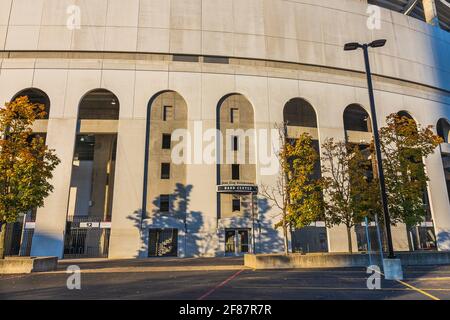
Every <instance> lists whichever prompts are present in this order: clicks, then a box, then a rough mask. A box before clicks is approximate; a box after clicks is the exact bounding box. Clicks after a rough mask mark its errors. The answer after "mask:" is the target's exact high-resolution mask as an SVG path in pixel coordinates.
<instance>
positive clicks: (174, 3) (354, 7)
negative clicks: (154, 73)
mask: <svg viewBox="0 0 450 320" xmlns="http://www.w3.org/2000/svg"><path fill="white" fill-rule="evenodd" d="M71 5H77V6H79V8H80V14H81V25H80V28H79V29H75V30H70V29H69V28H67V26H66V24H67V21H68V20H70V17H71V16H72V15H71V13H70V12H69V13H67V8H68V7H70V6H71ZM366 11H367V3H366V1H360V0H340V1H336V0H225V1H223V0H170V1H169V0H126V1H124V0H1V1H0V49H4V50H11V51H14V50H32V51H35V50H57V51H100V52H101V51H112V52H153V53H178V54H181V53H185V54H196V55H218V56H229V57H245V58H257V59H266V60H277V61H290V62H299V63H305V64H312V65H321V66H328V67H335V68H343V69H351V70H360V71H361V70H363V63H362V58H361V59H355V55H359V53H344V52H343V50H342V46H343V45H344V44H345V43H346V42H349V41H359V42H362V41H370V40H373V39H375V38H386V39H388V41H389V42H388V45H387V46H386V47H385V48H383V49H378V50H376V53H375V54H373V56H372V58H373V59H372V60H373V69H374V72H375V73H377V74H381V75H386V76H389V77H395V78H400V79H405V80H409V81H413V82H418V83H423V84H427V85H430V86H434V87H441V88H445V89H447V90H450V64H449V63H448V61H449V57H450V34H449V33H447V32H445V31H442V30H440V29H438V28H433V27H431V26H428V25H427V24H425V23H424V22H422V21H419V20H417V19H414V18H410V17H406V16H403V15H401V14H400V13H397V12H392V11H389V10H386V9H381V18H382V22H381V29H380V30H369V29H368V28H367V19H368V14H367V13H366ZM73 12H74V11H73Z"/></svg>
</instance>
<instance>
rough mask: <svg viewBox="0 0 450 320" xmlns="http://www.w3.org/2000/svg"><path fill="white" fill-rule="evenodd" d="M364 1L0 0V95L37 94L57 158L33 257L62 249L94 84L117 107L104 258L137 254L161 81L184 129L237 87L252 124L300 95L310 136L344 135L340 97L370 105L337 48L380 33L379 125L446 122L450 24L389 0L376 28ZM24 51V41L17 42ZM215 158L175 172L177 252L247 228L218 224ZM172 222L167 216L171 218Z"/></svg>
mask: <svg viewBox="0 0 450 320" xmlns="http://www.w3.org/2000/svg"><path fill="white" fill-rule="evenodd" d="M73 3H75V4H76V5H79V6H80V7H81V22H82V25H81V28H80V29H79V30H69V29H67V27H66V20H67V17H68V15H67V13H66V8H67V6H69V5H70V4H73ZM366 9H367V4H366V3H365V1H357V0H345V1H344V0H339V1H336V0H327V1H325V0H320V1H319V0H303V1H284V0H233V1H232V0H228V1H226V0H221V1H219V0H203V1H200V0H171V1H169V0H141V1H137V0H76V1H75V0H72V1H69V0H0V50H1V49H4V50H5V51H4V52H1V51H0V59H1V60H0V63H1V64H0V101H1V102H2V103H3V102H5V101H8V100H10V99H11V98H12V97H13V96H14V95H15V94H16V93H17V92H19V91H21V90H23V89H24V88H29V87H36V88H39V89H41V90H43V91H44V92H46V93H47V94H48V96H49V97H50V100H51V108H50V119H49V121H48V129H47V144H48V145H49V147H50V148H52V149H55V150H56V152H57V154H58V156H59V157H60V158H61V160H62V162H61V164H60V165H59V166H58V167H57V169H56V171H55V173H54V177H55V178H54V181H53V182H52V183H53V185H54V187H55V190H54V192H53V193H52V194H51V195H50V197H49V198H47V199H46V201H45V206H44V207H43V208H41V209H39V212H38V215H37V222H36V232H35V237H34V240H33V249H32V254H33V255H56V256H61V255H62V248H63V237H64V232H65V231H64V229H65V222H66V215H67V206H68V204H67V199H68V195H69V189H70V177H71V173H72V158H73V150H74V141H75V135H76V132H77V113H78V105H79V102H80V100H81V98H82V97H83V96H84V95H85V94H86V93H87V92H89V91H91V90H93V89H96V88H105V89H108V90H110V91H112V92H113V93H114V94H115V95H116V96H117V98H118V99H119V101H120V107H121V108H120V120H119V125H118V147H117V160H116V171H115V188H114V203H113V214H112V217H113V218H112V220H113V221H112V233H111V248H110V250H111V252H110V254H111V255H110V256H111V257H135V256H145V254H146V251H145V245H146V244H145V242H146V239H145V237H143V236H142V233H140V230H139V229H137V228H136V226H135V225H134V224H133V219H131V218H133V217H136V216H137V215H138V214H139V212H140V210H141V206H142V198H143V180H144V154H145V135H146V116H147V108H148V103H149V101H150V100H151V98H152V97H154V96H155V95H156V94H158V93H160V92H164V91H166V90H172V91H176V92H177V93H179V94H180V95H181V96H182V97H183V98H184V99H185V101H186V104H187V109H188V119H187V120H188V124H187V126H188V130H189V131H191V132H193V131H195V121H201V122H202V125H203V129H208V128H216V109H217V105H218V103H219V101H220V100H221V99H222V98H223V97H225V96H227V95H229V94H231V93H240V94H242V95H244V96H245V97H246V98H247V99H248V100H249V101H250V103H251V104H252V106H253V108H254V110H255V128H256V129H261V128H263V129H272V128H273V127H274V124H275V123H280V122H282V121H283V107H284V105H285V104H286V103H287V102H288V101H289V100H290V99H292V98H296V97H301V98H304V99H306V100H307V101H309V102H310V103H311V105H312V106H313V107H314V109H315V110H316V113H317V118H318V132H319V140H320V141H324V140H325V139H326V138H327V137H335V138H342V139H343V138H344V136H345V131H344V123H343V112H344V110H345V108H346V107H347V106H348V105H350V104H353V103H357V104H360V105H362V106H363V107H365V108H366V109H367V110H368V106H369V101H368V95H367V88H366V79H365V77H364V75H363V74H362V73H359V72H352V71H347V70H342V69H348V70H353V71H355V70H356V71H361V70H362V67H363V66H362V59H363V58H362V54H361V52H353V53H351V52H347V53H344V51H343V49H342V45H343V44H344V43H345V42H347V41H355V40H358V41H369V40H371V39H374V38H381V37H385V38H387V39H388V40H389V45H388V46H387V47H386V48H382V49H377V50H376V51H374V52H376V54H372V57H371V58H372V63H373V67H374V70H375V72H376V73H378V74H379V75H382V76H378V77H376V78H375V79H374V80H375V89H376V92H375V94H376V101H377V109H378V112H379V115H378V119H379V120H380V124H382V123H381V122H383V119H384V118H385V117H386V116H387V115H389V114H390V113H393V112H397V111H400V110H407V111H408V112H410V113H411V114H412V115H413V117H414V118H415V119H416V120H417V121H418V122H419V123H420V124H424V125H429V124H432V125H436V123H437V121H438V120H439V119H440V118H446V119H450V94H449V92H446V91H445V90H442V89H446V90H450V79H449V74H450V69H449V68H450V64H449V63H448V61H449V58H448V57H449V56H450V54H449V53H450V51H449V41H450V36H449V34H448V33H445V32H444V31H441V30H439V29H435V28H431V27H429V26H428V25H426V24H425V23H423V22H421V21H418V20H415V19H411V18H408V17H404V16H402V15H400V14H398V13H395V12H390V11H387V10H382V11H381V12H382V17H383V22H382V28H381V30H376V31H370V30H368V29H367V27H366V19H367V16H366V13H365V12H366ZM23 50H24V51H30V52H17V51H23ZM38 51H52V52H50V53H48V52H38ZM53 51H55V52H53ZM67 51H76V52H72V53H70V54H69V53H67ZM80 51H89V52H80ZM119 52H120V54H119ZM147 53H156V54H147ZM169 53H174V54H195V55H220V56H230V57H234V58H233V59H230V64H211V63H202V62H198V63H196V62H176V61H172V59H171V56H170V55H168V54H169ZM239 58H246V59H239ZM270 60H280V61H286V62H292V63H278V62H276V63H275V62H273V61H270ZM383 76H385V77H383ZM392 77H393V78H396V79H392ZM411 81H412V82H415V83H411ZM429 86H431V87H434V88H430V87H429ZM436 88H441V89H440V90H439V89H436ZM261 167H262V165H261V164H260V163H258V164H257V172H258V174H257V177H256V181H257V183H258V184H261V183H264V184H274V183H275V181H276V177H275V176H268V175H262V174H260V172H261ZM216 169H217V168H216V165H202V166H199V165H195V164H193V165H187V168H186V181H187V184H188V185H192V186H194V187H193V189H192V192H191V198H190V205H189V213H192V216H191V218H192V217H194V216H196V217H200V218H201V219H197V220H196V222H192V223H193V224H194V223H196V225H195V226H194V225H192V226H191V227H192V228H191V229H189V230H188V232H189V231H190V232H192V234H190V235H187V236H186V237H181V234H180V240H179V241H180V243H179V247H180V248H185V250H186V252H182V253H181V254H183V255H214V254H218V253H220V252H223V248H224V246H223V241H224V239H223V235H219V233H218V232H217V227H219V228H222V227H223V228H226V227H229V226H231V225H228V224H227V223H233V226H234V227H236V226H238V227H242V228H247V227H248V226H249V224H248V223H249V222H248V221H237V222H236V221H231V222H229V221H228V222H227V221H217V215H216V211H217V208H216V205H217V203H216V190H215V185H216ZM427 169H428V173H429V175H430V178H431V181H430V184H429V194H430V200H431V208H432V213H433V218H434V221H435V225H436V231H437V234H438V236H439V239H440V241H439V248H440V249H441V250H450V240H449V239H450V236H449V234H450V203H449V199H448V195H447V192H446V182H445V178H444V174H443V165H442V159H441V155H440V152H439V150H437V153H436V154H435V155H433V156H431V157H430V158H429V159H427ZM273 216H276V212H273V211H271V210H268V211H267V212H265V214H264V216H263V217H262V218H263V223H264V227H263V231H262V237H261V238H262V239H263V240H264V239H265V241H264V243H261V246H260V249H261V251H264V252H276V251H280V250H281V249H280V248H282V240H281V235H280V233H279V232H278V231H276V230H274V229H273V225H274V222H275V221H274V220H273V218H270V217H273ZM192 219H193V218H192ZM161 223H162V226H167V225H166V224H165V222H164V221H161ZM177 223H178V222H172V227H177V228H178V227H179V228H180V229H182V228H183V224H182V223H181V222H180V223H178V224H177ZM143 225H144V226H149V225H152V224H151V223H150V222H149V221H145V223H144V224H143ZM396 234H397V235H399V236H398V237H397V238H395V241H396V248H397V249H404V248H405V246H407V239H406V233H405V232H403V233H401V232H399V233H396ZM341 235H342V236H341ZM183 241H186V242H185V243H182V242H183ZM405 243H406V244H405ZM343 244H344V245H343ZM345 245H346V240H345V231H344V232H343V233H339V232H337V233H330V234H329V249H330V251H345V250H346V248H345Z"/></svg>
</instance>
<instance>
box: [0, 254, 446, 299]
mask: <svg viewBox="0 0 450 320" xmlns="http://www.w3.org/2000/svg"><path fill="white" fill-rule="evenodd" d="M76 263H77V265H79V267H80V268H81V277H80V279H81V290H69V289H68V288H67V279H68V277H69V274H67V273H66V268H67V267H68V266H69V265H73V264H76ZM369 276H370V274H367V273H366V270H365V269H363V268H357V269H326V270H325V269H320V270H317V269H297V270H256V271H255V270H251V269H246V268H244V267H243V266H242V260H241V259H239V258H231V259H224V258H220V259H218V258H214V259H190V260H180V259H168V260H167V259H166V260H161V259H153V260H152V259H150V260H133V261H100V262H99V261H66V262H62V263H60V266H59V270H58V271H57V272H52V273H41V274H31V275H3V276H0V299H33V300H34V299H37V300H41V299H69V300H70V299H162V300H179V299H188V300H278V299H287V300H298V299H299V300H329V299H343V300H365V299H370V300H385V299H389V300H397V299H405V300H410V299H420V300H432V299H434V300H437V299H441V300H450V266H435V267H432V266H431V267H409V268H406V269H405V270H404V276H405V279H404V281H401V282H399V281H386V280H381V287H380V288H379V289H375V290H369V289H368V287H367V278H368V277H369Z"/></svg>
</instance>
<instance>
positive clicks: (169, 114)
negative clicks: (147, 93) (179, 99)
mask: <svg viewBox="0 0 450 320" xmlns="http://www.w3.org/2000/svg"><path fill="white" fill-rule="evenodd" d="M163 120H164V121H169V120H173V107H172V106H164V107H163Z"/></svg>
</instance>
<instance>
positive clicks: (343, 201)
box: [322, 138, 379, 253]
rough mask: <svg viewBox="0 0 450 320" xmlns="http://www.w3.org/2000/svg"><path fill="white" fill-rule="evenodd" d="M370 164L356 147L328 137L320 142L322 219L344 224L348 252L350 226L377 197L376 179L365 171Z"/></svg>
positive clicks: (371, 207)
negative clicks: (321, 143) (323, 204)
mask: <svg viewBox="0 0 450 320" xmlns="http://www.w3.org/2000/svg"><path fill="white" fill-rule="evenodd" d="M370 166H371V164H370V160H368V159H367V157H366V156H365V155H364V154H363V152H362V151H361V150H360V148H359V146H355V145H352V144H348V143H346V142H342V141H339V142H335V141H334V139H332V138H329V139H327V140H325V142H324V144H323V145H322V172H323V174H324V177H323V178H322V183H323V188H324V195H325V197H324V199H325V218H326V220H325V221H326V222H327V226H328V227H333V226H336V225H342V224H343V225H345V227H346V229H347V240H348V249H349V252H350V253H352V252H353V245H352V240H351V230H352V228H353V227H354V226H356V225H357V224H359V223H361V222H362V221H364V218H365V217H367V216H369V215H370V213H371V211H372V210H374V209H375V210H376V209H377V207H378V198H377V197H376V196H374V195H373V192H374V191H375V190H377V187H376V180H375V179H373V178H371V177H370V176H369V174H368V173H369V172H370ZM377 192H378V193H379V191H377ZM377 192H375V194H376V193H377Z"/></svg>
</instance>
